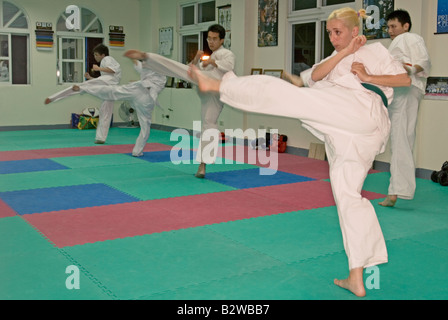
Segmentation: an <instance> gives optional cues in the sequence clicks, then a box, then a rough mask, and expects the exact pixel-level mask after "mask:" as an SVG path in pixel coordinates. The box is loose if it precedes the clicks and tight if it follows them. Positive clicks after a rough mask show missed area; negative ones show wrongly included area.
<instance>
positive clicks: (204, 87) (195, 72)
mask: <svg viewBox="0 0 448 320" xmlns="http://www.w3.org/2000/svg"><path fill="white" fill-rule="evenodd" d="M188 75H189V76H190V78H191V79H193V81H195V82H196V83H197V84H198V87H199V90H200V91H202V92H219V88H220V86H221V81H220V80H216V79H213V78H209V77H207V76H206V75H204V74H203V73H202V72H201V71H200V70H199V69H198V67H196V66H194V65H191V66H190V69H189V70H188Z"/></svg>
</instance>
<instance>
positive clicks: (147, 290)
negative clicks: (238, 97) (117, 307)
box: [64, 227, 279, 299]
mask: <svg viewBox="0 0 448 320" xmlns="http://www.w3.org/2000/svg"><path fill="white" fill-rule="evenodd" d="M64 250H65V251H66V252H68V253H69V254H70V255H71V256H72V257H74V258H75V259H76V260H77V261H79V262H80V263H81V264H82V265H83V266H85V267H86V268H87V269H88V270H90V271H91V272H92V273H93V274H95V275H96V276H97V278H98V279H99V280H100V281H102V282H103V283H105V284H107V287H108V288H109V289H110V290H111V291H112V292H114V293H115V294H116V295H117V297H118V298H122V299H138V298H142V297H145V296H147V295H152V294H156V293H160V292H164V291H167V290H176V289H177V288H180V287H183V286H186V285H189V284H196V283H202V282H208V281H213V280H216V279H222V278H225V277H229V276H232V275H238V274H242V273H247V272H252V271H255V270H259V269H263V268H266V267H272V266H275V265H279V262H278V261H276V260H275V259H272V258H271V257H268V256H266V255H263V254H261V253H259V252H257V251H255V250H252V249H250V248H247V247H245V246H243V245H241V244H239V243H236V242H234V241H232V240H230V239H228V238H226V237H223V236H221V235H219V234H217V233H215V232H213V231H211V230H208V229H206V228H201V227H200V228H194V229H186V230H179V231H173V232H169V233H161V234H153V235H149V236H141V237H134V238H126V239H118V240H113V241H105V242H101V243H94V244H86V245H83V246H74V247H66V248H64ZM111 253H113V254H111Z"/></svg>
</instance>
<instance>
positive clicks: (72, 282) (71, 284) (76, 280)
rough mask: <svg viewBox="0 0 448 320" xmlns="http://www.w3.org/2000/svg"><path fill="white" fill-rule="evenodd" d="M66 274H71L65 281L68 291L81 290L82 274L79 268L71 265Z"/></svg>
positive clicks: (66, 269)
mask: <svg viewBox="0 0 448 320" xmlns="http://www.w3.org/2000/svg"><path fill="white" fill-rule="evenodd" d="M65 273H67V274H69V276H68V277H67V279H66V280H65V287H66V288H67V289H68V290H74V289H75V290H79V289H81V281H80V277H79V276H80V273H79V268H78V267H77V266H74V265H71V266H68V267H67V268H65Z"/></svg>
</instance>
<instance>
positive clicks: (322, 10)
mask: <svg viewBox="0 0 448 320" xmlns="http://www.w3.org/2000/svg"><path fill="white" fill-rule="evenodd" d="M323 1H324V0H317V7H316V8H312V9H303V10H296V11H294V10H293V7H294V0H289V8H288V18H287V28H286V30H287V34H286V37H287V38H286V39H290V40H291V39H292V37H293V29H294V26H295V25H297V24H305V23H312V22H313V23H316V42H315V52H316V56H315V61H314V62H310V64H311V66H312V65H314V64H315V63H318V62H320V61H321V60H322V59H323V55H324V54H323V51H324V38H323V37H325V36H326V32H325V30H323V28H322V26H323V23H324V22H325V21H326V20H327V18H328V16H329V15H330V13H331V12H332V11H333V10H336V9H340V8H345V7H350V8H353V9H355V10H356V2H355V0H353V1H352V2H348V3H341V4H335V5H329V6H326V5H323V3H324V2H323ZM286 46H287V48H286V70H289V72H292V71H293V62H292V60H293V58H294V43H293V41H292V40H291V41H287V42H286Z"/></svg>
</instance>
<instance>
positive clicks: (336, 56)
mask: <svg viewBox="0 0 448 320" xmlns="http://www.w3.org/2000/svg"><path fill="white" fill-rule="evenodd" d="M360 13H361V12H360ZM363 13H364V14H365V11H364V12H363ZM359 26H360V22H359V18H358V12H356V11H355V10H353V9H351V8H342V9H339V10H335V11H334V12H333V13H332V14H331V15H330V16H329V18H328V20H327V32H328V34H329V36H330V41H331V43H332V44H333V46H334V48H335V52H334V53H333V54H332V55H331V56H330V57H328V58H327V59H325V60H323V61H322V62H320V63H319V64H317V65H315V66H313V69H312V74H311V79H310V80H309V86H310V88H297V87H296V86H294V85H292V84H289V83H287V82H285V81H283V80H280V79H277V78H275V77H270V76H247V77H236V76H235V75H234V74H233V73H231V72H229V73H228V74H226V75H225V76H224V77H223V79H222V81H219V80H214V79H211V78H209V77H207V76H206V75H204V74H203V73H201V72H200V71H199V70H198V69H197V68H195V67H192V68H191V71H190V75H191V77H193V78H195V80H196V82H198V84H199V89H200V90H201V91H205V92H209V91H211V92H219V93H220V97H221V101H223V102H224V103H227V104H229V105H230V106H233V107H236V108H238V109H241V110H243V111H248V112H256V113H262V114H272V115H277V116H284V117H290V118H295V119H299V120H301V121H302V124H303V125H304V126H305V127H306V128H307V129H308V130H309V131H310V132H312V133H313V134H314V135H315V136H316V137H318V138H319V139H321V140H322V141H324V142H325V148H326V152H327V156H328V160H329V165H330V180H331V186H332V190H333V195H334V198H335V202H336V206H337V209H338V214H339V222H340V226H341V231H342V237H343V243H344V248H345V252H346V254H347V257H348V264H349V270H350V273H349V276H348V278H347V279H344V280H339V279H335V280H334V283H335V284H336V285H338V286H340V287H342V288H345V289H348V290H350V291H351V292H353V293H354V294H355V295H357V296H364V295H365V294H366V291H365V288H364V282H363V270H364V268H367V267H371V266H374V265H377V264H381V263H386V262H387V261H388V255H387V249H386V245H385V241H384V237H383V234H382V231H381V227H380V225H379V223H378V219H377V217H376V214H375V209H374V207H373V205H372V204H371V202H370V201H369V200H367V199H365V198H363V197H362V196H361V189H362V186H363V183H364V180H365V178H366V176H367V173H368V171H369V169H370V168H371V165H372V163H373V160H374V159H375V156H376V155H377V154H379V153H380V152H383V151H384V149H385V146H386V143H387V141H388V138H389V130H390V121H389V117H388V114H387V109H386V105H387V104H389V103H390V102H391V101H392V98H393V89H392V87H397V86H409V85H410V83H411V81H410V79H409V77H408V75H407V74H406V72H405V70H404V69H403V67H402V65H401V64H400V63H399V62H398V61H396V60H394V59H393V57H392V56H391V55H390V54H389V52H388V51H387V49H386V48H384V46H383V45H382V44H380V43H374V44H371V45H367V46H366V45H364V44H365V43H366V41H367V40H366V38H365V37H364V36H358V32H359ZM366 83H367V84H366Z"/></svg>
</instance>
